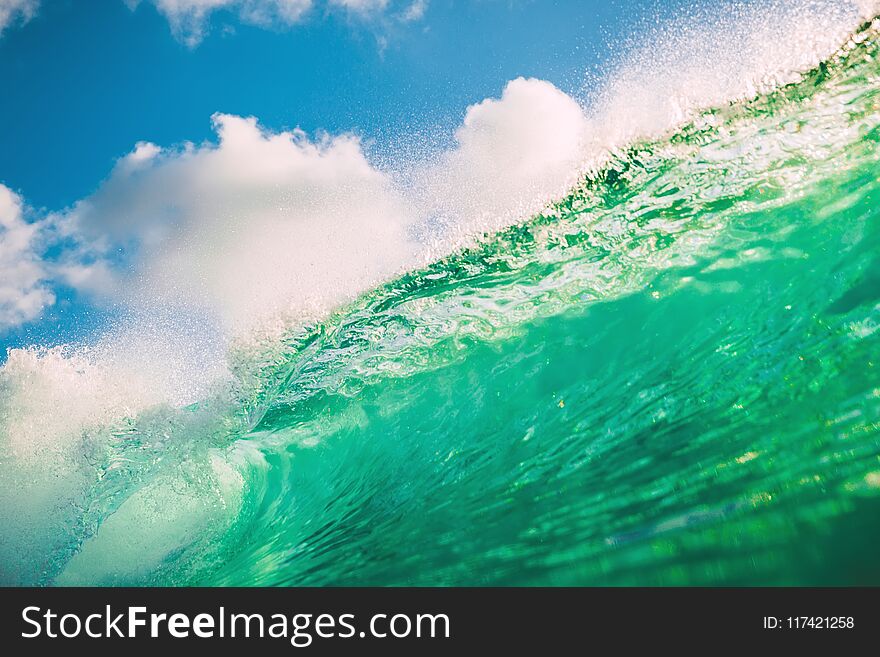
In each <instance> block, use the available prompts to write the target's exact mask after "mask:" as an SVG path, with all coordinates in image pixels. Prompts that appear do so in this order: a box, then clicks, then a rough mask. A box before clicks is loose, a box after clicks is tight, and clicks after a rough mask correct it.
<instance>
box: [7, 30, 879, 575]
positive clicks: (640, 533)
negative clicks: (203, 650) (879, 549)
mask: <svg viewBox="0 0 880 657" xmlns="http://www.w3.org/2000/svg"><path fill="white" fill-rule="evenodd" d="M878 56H880V48H878V42H877V32H876V30H875V29H874V28H871V27H869V26H865V27H863V28H862V29H861V30H860V31H859V32H858V33H857V34H856V35H855V36H854V37H853V39H851V40H850V42H849V43H848V44H847V46H846V47H845V48H844V49H843V50H841V51H840V52H839V53H838V54H837V55H836V56H835V57H833V58H831V59H830V60H828V61H827V62H825V63H823V64H822V65H821V66H820V67H819V68H817V69H816V70H814V71H812V72H810V73H809V74H808V75H806V76H805V77H804V79H803V80H802V81H800V82H798V83H797V84H793V85H790V86H788V87H784V88H782V89H780V90H778V91H776V92H773V93H771V94H766V95H762V96H760V97H757V98H755V99H753V100H751V101H749V102H744V103H737V104H733V105H730V106H725V107H720V108H716V109H714V110H710V111H707V112H705V113H703V114H702V115H701V116H700V117H699V119H698V120H696V121H694V122H693V123H691V124H689V125H687V126H685V127H683V128H681V129H680V130H678V131H677V132H675V133H674V134H672V135H669V136H668V137H667V138H664V139H662V140H658V141H653V142H645V143H637V144H635V145H633V146H631V147H630V148H629V149H628V150H627V151H626V152H621V153H618V154H617V156H616V157H615V158H614V159H613V161H612V162H610V164H608V166H607V167H606V168H604V169H603V170H602V171H601V172H599V173H597V174H595V175H592V176H590V177H589V178H588V179H586V180H584V181H583V182H582V184H581V185H579V187H578V188H577V189H575V190H573V191H572V192H571V194H570V195H568V196H567V197H566V198H564V199H563V200H561V201H560V202H558V203H557V204H555V205H554V206H552V207H551V208H550V209H548V210H547V211H546V212H544V213H542V214H541V215H539V216H537V217H534V218H533V219H531V220H529V221H526V222H524V223H522V224H519V225H517V226H515V227H513V228H510V229H508V230H505V231H503V232H500V233H497V234H490V235H485V236H484V237H483V238H482V239H481V240H480V241H479V243H478V244H477V245H475V246H473V247H471V248H468V249H466V250H464V251H461V252H458V253H455V254H453V255H451V256H449V257H447V258H445V259H442V260H440V261H438V262H436V263H434V264H432V265H431V266H429V267H427V268H424V269H421V270H419V271H414V272H411V273H409V274H407V275H405V276H403V277H400V278H398V279H396V280H393V281H391V282H389V283H388V284H386V285H384V286H382V287H380V288H378V289H375V290H373V291H371V292H369V293H367V294H365V295H363V296H362V297H360V298H359V299H358V300H357V301H356V302H354V303H352V304H349V305H347V306H345V307H343V308H340V309H338V310H337V311H336V312H335V313H334V314H333V315H332V316H331V317H330V318H329V319H327V320H325V321H322V322H320V323H317V324H314V325H310V326H308V327H305V328H303V329H297V330H293V331H291V333H290V335H289V336H288V338H287V339H286V341H285V343H284V345H283V347H282V348H280V349H275V350H274V351H273V352H272V355H271V356H266V357H265V361H264V362H262V363H260V364H259V366H258V367H255V366H254V363H253V360H250V361H248V364H247V367H244V366H243V370H247V372H248V374H247V377H248V378H247V381H248V384H247V385H244V384H242V387H241V392H240V395H239V396H238V398H236V399H233V400H231V401H230V400H229V399H227V398H224V399H223V400H222V402H221V401H220V400H209V401H207V402H205V403H204V404H198V405H193V406H190V407H187V408H186V409H178V410H173V409H167V408H163V409H157V410H156V411H155V412H153V413H144V414H141V415H138V416H137V417H133V418H129V419H127V420H125V421H124V422H115V423H109V424H108V425H107V426H104V428H102V429H101V430H100V431H96V432H95V434H94V436H90V437H89V438H88V439H87V440H85V441H84V442H83V443H82V444H78V445H77V447H76V449H82V445H87V446H88V448H89V449H90V450H91V452H90V458H89V459H88V465H86V466H77V468H76V477H74V478H73V479H71V478H69V477H68V478H67V479H65V483H63V487H64V490H65V491H66V492H65V495H67V496H68V497H76V498H77V499H81V500H83V501H82V502H81V503H79V505H78V506H77V508H76V509H74V510H72V511H71V510H68V509H65V510H63V511H61V512H59V514H58V516H57V517H53V518H51V519H49V520H47V521H46V523H45V526H43V525H39V524H38V526H36V527H27V528H25V527H24V524H18V525H16V524H14V523H13V525H12V527H13V530H12V531H11V532H7V533H6V535H5V536H4V539H3V540H4V541H5V543H6V545H5V546H4V547H5V548H6V551H5V552H4V554H5V555H6V558H5V565H4V571H3V573H2V575H3V580H4V582H13V583H43V584H51V583H57V584H71V583H87V584H95V583H103V584H160V585H166V584H206V585H228V584H235V585H251V584H260V585H342V584H346V585H596V584H610V585H633V584H648V585H654V584H667V585H695V584H696V585H703V584H725V585H740V584H771V585H776V584H797V585H800V584H820V585H824V584H880V562H878V561H877V559H876V545H877V542H878V540H880V331H878V328H880V154H878V143H880V84H878V82H880V64H878ZM170 434H173V435H175V436H177V437H178V438H179V437H180V436H185V437H186V439H185V440H180V439H176V440H168V439H167V437H168V435H170ZM22 472H24V473H25V474H19V475H18V476H20V477H22V478H23V479H24V478H27V477H29V476H31V475H29V474H27V470H22ZM23 479H22V480H23ZM10 481H11V484H10V485H14V483H15V482H14V480H10ZM61 485H62V484H59V486H61ZM9 522H13V521H12V520H10V521H9ZM22 545H24V546H27V547H28V549H31V552H29V556H26V557H25V556H21V555H20V554H19V552H20V551H21V547H22ZM34 545H39V547H38V548H34ZM12 554H15V555H17V556H9V555H12ZM34 554H37V555H38V556H39V558H36V559H35V558H33V555H34Z"/></svg>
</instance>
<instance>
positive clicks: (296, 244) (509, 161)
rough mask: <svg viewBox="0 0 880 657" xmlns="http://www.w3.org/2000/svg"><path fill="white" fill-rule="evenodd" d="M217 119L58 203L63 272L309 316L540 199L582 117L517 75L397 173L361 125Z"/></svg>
mask: <svg viewBox="0 0 880 657" xmlns="http://www.w3.org/2000/svg"><path fill="white" fill-rule="evenodd" d="M214 120H215V126H216V129H217V134H218V142H217V143H216V144H212V143H206V144H202V145H192V144H188V145H184V146H182V147H180V148H177V149H161V148H159V147H158V146H156V145H153V144H147V143H141V144H138V145H137V146H136V148H135V149H134V150H133V151H132V152H131V153H130V154H129V155H127V156H126V157H124V158H122V159H121V160H120V161H119V162H118V163H117V165H116V167H115V168H114V170H113V172H112V174H111V175H110V177H109V178H108V180H107V181H106V182H105V183H104V184H103V185H102V186H101V187H100V188H99V190H98V191H97V192H96V193H95V194H94V195H92V196H91V197H89V198H87V199H84V200H82V201H81V202H79V203H78V204H76V205H75V206H74V208H73V209H72V210H71V211H70V212H68V213H66V214H64V215H56V216H54V217H52V223H53V225H55V226H57V230H58V231H59V232H60V233H62V234H63V236H64V237H65V238H66V239H67V240H68V241H70V240H74V241H76V242H77V243H78V245H79V246H78V247H77V248H75V249H72V250H70V251H68V253H66V254H65V255H64V256H62V257H61V258H60V263H56V264H55V266H54V269H53V271H54V272H55V273H56V275H57V276H59V277H60V278H61V279H62V280H64V282H65V283H67V284H68V285H70V286H72V287H75V288H77V289H80V290H84V291H88V292H91V293H96V294H98V295H99V296H109V297H111V298H115V299H116V300H120V301H123V302H125V303H126V304H128V305H143V304H147V305H154V306H161V305H167V304H168V303H173V304H179V305H184V306H186V307H189V308H193V309H195V308H201V309H203V310H205V309H206V310H208V311H210V312H211V313H212V314H214V315H217V316H219V317H220V318H221V319H222V320H223V322H224V324H225V325H226V326H227V328H228V329H229V330H231V331H232V332H234V333H238V332H240V331H242V330H248V329H252V328H254V326H256V325H260V324H261V323H265V322H267V321H268V320H271V319H277V318H278V317H280V316H292V317H293V318H294V319H295V320H303V319H306V318H309V317H312V316H315V315H320V314H323V313H324V312H326V311H328V310H329V309H331V308H332V307H333V306H335V305H337V304H338V303H339V302H341V301H343V300H346V299H350V298H352V297H353V296H354V295H356V294H358V293H359V292H361V291H363V290H365V289H367V288H369V287H371V286H373V285H375V284H377V283H378V282H379V281H381V280H383V279H386V278H388V277H390V276H392V275H394V274H396V273H397V272H400V271H401V270H403V269H405V268H407V267H411V266H414V265H415V264H417V263H420V262H424V261H425V260H426V259H429V258H431V257H436V256H437V255H441V254H440V253H438V250H446V251H448V250H451V249H453V248H455V247H456V246H458V245H460V243H461V241H462V239H465V238H469V237H470V236H473V235H474V234H477V233H479V232H482V231H484V230H492V229H495V228H498V227H500V226H503V225H504V224H506V223H510V222H511V221H515V220H516V219H518V218H520V217H522V216H524V215H525V214H528V213H531V212H534V211H537V210H540V209H541V207H542V206H543V205H544V204H546V203H547V202H549V201H551V200H553V198H555V197H556V196H558V195H561V194H562V193H564V192H565V191H566V189H567V187H568V186H569V185H570V184H571V183H572V182H573V181H574V180H575V179H576V177H577V174H578V168H577V165H578V163H579V157H580V155H581V153H580V152H579V150H578V149H579V148H580V144H581V142H582V138H583V134H582V133H583V131H584V130H585V119H584V118H583V113H582V111H581V109H580V107H579V106H578V104H577V103H576V102H575V101H574V100H572V99H571V98H570V97H568V96H566V95H565V94H564V93H562V92H561V91H559V90H558V89H556V88H555V87H554V86H553V85H551V84H550V83H548V82H543V81H539V80H524V79H519V80H514V81H513V82H511V83H510V84H509V85H508V86H507V88H506V89H505V90H504V93H503V95H502V96H501V98H500V99H490V100H486V101H483V102H481V103H479V104H477V105H474V106H473V107H471V108H470V109H469V110H468V112H467V115H466V117H465V120H464V123H463V125H462V126H461V128H460V129H459V130H458V131H457V133H456V138H457V142H458V143H457V146H456V147H455V148H453V149H452V150H450V151H448V152H446V153H444V154H442V155H441V156H439V157H437V158H434V159H433V161H432V162H430V163H427V164H421V165H416V166H415V168H416V172H415V173H414V174H413V175H412V176H411V182H410V183H408V184H407V185H404V184H403V183H401V182H400V181H399V180H398V181H396V182H395V179H392V177H391V176H390V175H389V174H387V173H385V172H383V171H381V170H379V169H377V168H376V167H375V166H373V165H372V164H371V163H370V162H369V161H368V159H367V157H366V156H365V154H364V152H363V150H362V148H361V144H360V142H359V141H358V140H357V139H356V138H355V137H352V136H348V135H342V136H337V137H330V136H323V137H320V138H318V139H316V140H312V139H309V138H308V137H307V136H306V135H305V134H304V133H302V132H301V131H299V130H294V131H289V132H280V133H271V132H268V131H265V130H263V129H261V127H260V126H259V125H258V124H257V122H256V120H255V119H253V118H242V117H236V116H230V115H222V114H221V115H217V116H215V117H214ZM438 219H439V220H440V221H438ZM438 224H439V227H438ZM428 225H432V226H433V228H432V229H431V234H430V235H429V236H427V235H426V233H425V231H426V229H425V227H426V226H428ZM120 249H121V250H123V251H124V252H125V254H126V256H125V258H123V259H120V258H119V257H118V256H117V254H118V253H119V252H120Z"/></svg>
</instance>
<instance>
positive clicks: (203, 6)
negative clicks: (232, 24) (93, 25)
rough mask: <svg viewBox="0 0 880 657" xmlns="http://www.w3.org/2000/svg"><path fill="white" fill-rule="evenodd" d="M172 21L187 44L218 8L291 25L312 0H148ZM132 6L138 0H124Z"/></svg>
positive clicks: (259, 21) (248, 19)
mask: <svg viewBox="0 0 880 657" xmlns="http://www.w3.org/2000/svg"><path fill="white" fill-rule="evenodd" d="M148 1H149V2H150V3H152V4H153V5H155V6H156V9H157V10H158V11H159V13H161V14H162V15H163V16H165V18H167V19H168V23H169V24H170V25H171V31H172V32H173V33H174V35H175V37H176V38H178V39H180V40H182V41H183V42H184V43H186V44H187V45H189V46H191V47H192V46H195V45H197V44H198V43H199V42H200V41H201V40H202V39H203V38H204V36H205V31H206V24H207V21H208V20H209V17H210V15H211V14H212V13H213V12H215V11H217V10H221V9H223V10H227V11H230V12H234V13H235V14H236V15H237V16H238V18H239V20H241V21H242V22H244V23H249V24H251V25H259V26H261V27H272V26H290V25H294V24H296V23H298V22H299V21H300V20H302V19H303V17H304V16H305V15H306V13H307V12H308V11H309V9H311V8H312V4H313V3H312V0H148ZM127 3H128V5H129V6H130V7H131V8H134V7H136V6H137V5H138V4H140V0H127Z"/></svg>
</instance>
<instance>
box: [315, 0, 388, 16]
mask: <svg viewBox="0 0 880 657" xmlns="http://www.w3.org/2000/svg"><path fill="white" fill-rule="evenodd" d="M327 4H329V5H332V6H336V7H342V8H343V9H347V10H348V11H350V12H354V13H359V14H369V13H371V12H377V11H384V10H385V9H386V8H387V7H388V0H327Z"/></svg>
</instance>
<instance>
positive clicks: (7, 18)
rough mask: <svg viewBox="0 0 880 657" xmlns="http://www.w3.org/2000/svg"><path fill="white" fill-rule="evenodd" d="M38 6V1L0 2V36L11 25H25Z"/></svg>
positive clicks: (15, 0) (3, 0)
mask: <svg viewBox="0 0 880 657" xmlns="http://www.w3.org/2000/svg"><path fill="white" fill-rule="evenodd" d="M39 6H40V0H0V36H2V34H3V31H4V30H5V29H6V28H7V27H9V26H11V25H15V24H24V23H27V22H28V21H29V20H30V19H32V18H33V17H34V16H35V15H36V13H37V9H38V8H39Z"/></svg>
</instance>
